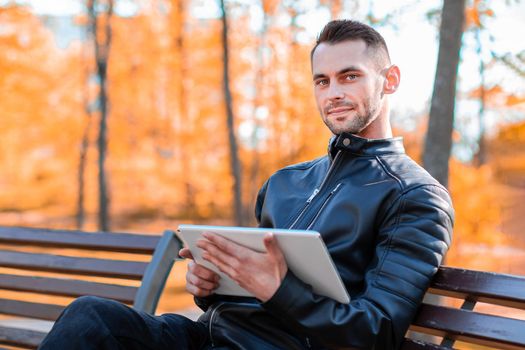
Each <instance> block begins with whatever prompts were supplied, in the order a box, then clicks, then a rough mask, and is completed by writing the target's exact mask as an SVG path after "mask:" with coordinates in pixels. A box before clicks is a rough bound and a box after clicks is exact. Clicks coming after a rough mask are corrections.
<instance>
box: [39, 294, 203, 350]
mask: <svg viewBox="0 0 525 350" xmlns="http://www.w3.org/2000/svg"><path fill="white" fill-rule="evenodd" d="M207 344H208V330H207V327H206V325H205V324H204V323H202V322H194V321H192V320H190V319H188V318H186V317H184V316H180V315H176V314H164V315H162V316H152V315H149V314H147V313H144V312H138V311H136V310H133V309H132V308H130V307H127V306H126V305H123V304H121V303H119V302H116V301H113V300H108V299H103V298H98V297H91V296H87V297H80V298H78V299H77V300H75V301H74V302H72V303H71V304H70V305H69V306H68V307H67V308H66V309H65V310H64V312H62V314H61V315H60V317H59V318H58V320H57V321H56V323H55V325H54V326H53V328H52V329H51V331H50V332H49V334H48V335H47V337H46V338H45V339H44V341H43V342H42V344H40V347H39V349H41V350H65V349H68V350H88V349H92V350H94V349H97V350H102V349H104V350H109V349H112V350H113V349H119V350H120V349H121V350H139V349H141V350H150V349H151V350H164V349H166V350H176V349H203V348H206V347H207Z"/></svg>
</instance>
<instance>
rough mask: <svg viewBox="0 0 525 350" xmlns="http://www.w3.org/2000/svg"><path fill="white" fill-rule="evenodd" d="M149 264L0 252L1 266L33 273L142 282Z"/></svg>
mask: <svg viewBox="0 0 525 350" xmlns="http://www.w3.org/2000/svg"><path fill="white" fill-rule="evenodd" d="M147 265H148V264H147V263H145V262H138V261H122V260H109V259H94V258H74V257H68V256H60V255H50V254H32V253H21V252H12V251H7V250H0V266H2V267H11V268H17V269H24V270H33V271H52V272H60V273H68V274H76V275H92V276H103V277H116V278H127V279H135V280H140V279H141V278H142V275H143V274H144V271H145V270H146V267H147Z"/></svg>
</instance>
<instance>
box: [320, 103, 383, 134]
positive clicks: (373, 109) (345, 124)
mask: <svg viewBox="0 0 525 350" xmlns="http://www.w3.org/2000/svg"><path fill="white" fill-rule="evenodd" d="M353 111H354V112H355V114H354V115H353V116H347V117H346V118H345V120H342V121H337V120H336V119H333V118H331V117H329V116H328V115H327V114H324V118H323V121H324V123H325V125H326V126H327V127H328V129H330V131H331V132H332V134H334V135H339V134H341V133H343V132H346V133H350V134H353V135H359V134H360V133H361V132H362V131H363V130H365V129H366V128H367V127H368V126H369V125H370V124H371V123H372V122H373V121H374V120H375V119H376V118H377V117H378V116H379V101H378V100H376V101H374V100H373V98H369V99H368V100H367V101H366V102H365V104H364V105H363V113H359V112H357V111H356V110H355V109H354V110H353ZM320 113H323V112H322V111H320Z"/></svg>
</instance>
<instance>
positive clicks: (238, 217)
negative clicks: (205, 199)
mask: <svg viewBox="0 0 525 350" xmlns="http://www.w3.org/2000/svg"><path fill="white" fill-rule="evenodd" d="M220 6H221V11H222V15H221V20H222V48H223V84H224V85H223V89H224V100H225V101H224V102H225V105H226V124H227V127H228V139H229V144H230V163H231V171H232V176H233V196H234V211H235V223H236V224H237V225H239V226H242V225H243V223H244V220H243V215H242V195H241V188H242V187H241V164H240V161H239V155H238V153H239V150H238V146H237V139H236V137H235V122H234V116H233V101H232V95H231V91H230V74H229V48H228V14H227V11H226V6H225V5H224V0H220Z"/></svg>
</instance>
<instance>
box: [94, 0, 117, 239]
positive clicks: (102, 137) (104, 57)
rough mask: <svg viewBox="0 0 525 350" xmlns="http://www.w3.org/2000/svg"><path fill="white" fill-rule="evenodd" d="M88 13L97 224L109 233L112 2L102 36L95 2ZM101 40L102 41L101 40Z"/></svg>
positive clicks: (108, 4)
mask: <svg viewBox="0 0 525 350" xmlns="http://www.w3.org/2000/svg"><path fill="white" fill-rule="evenodd" d="M89 5H90V8H89V13H90V16H91V17H92V18H93V33H94V42H95V59H96V64H97V74H98V77H99V83H100V90H99V97H98V100H99V107H100V126H99V134H98V139H97V146H98V184H99V201H98V204H99V217H98V224H99V229H100V230H101V231H109V230H110V223H109V201H110V198H109V193H108V185H107V175H106V168H105V167H106V157H107V118H108V92H107V67H108V58H109V49H110V45H111V17H112V15H113V0H108V1H107V3H106V5H107V9H106V14H105V18H104V28H103V29H104V33H103V34H104V35H99V32H98V31H99V30H100V29H101V28H100V25H99V24H100V22H99V21H100V19H101V18H100V17H99V16H97V14H96V11H95V8H96V7H97V1H96V0H95V1H93V0H90V4H89ZM101 39H103V40H101Z"/></svg>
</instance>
